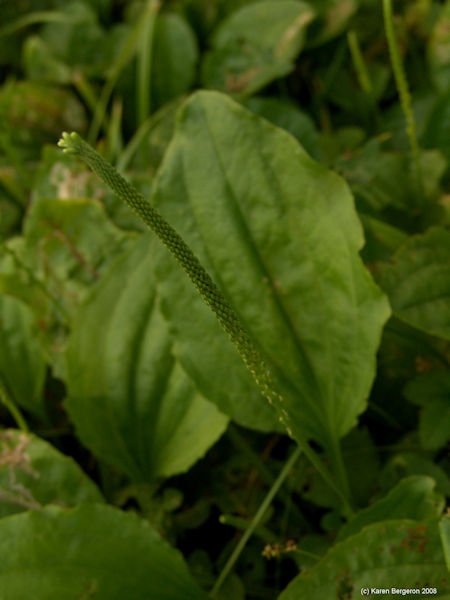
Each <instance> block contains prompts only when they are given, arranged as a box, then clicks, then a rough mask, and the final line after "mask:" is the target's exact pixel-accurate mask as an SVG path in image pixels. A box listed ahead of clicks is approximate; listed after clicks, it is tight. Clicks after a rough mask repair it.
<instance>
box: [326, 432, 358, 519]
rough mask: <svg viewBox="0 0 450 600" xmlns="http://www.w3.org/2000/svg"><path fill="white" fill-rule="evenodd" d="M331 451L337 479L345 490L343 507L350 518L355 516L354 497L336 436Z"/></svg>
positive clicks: (340, 487) (331, 444)
mask: <svg viewBox="0 0 450 600" xmlns="http://www.w3.org/2000/svg"><path fill="white" fill-rule="evenodd" d="M329 450H330V455H331V456H332V457H333V462H334V465H335V472H336V477H337V480H338V481H339V489H340V490H343V492H344V495H345V503H344V505H343V508H344V513H345V516H346V517H347V518H349V517H351V516H352V515H353V514H354V510H353V508H352V497H351V491H350V486H349V483H348V476H347V469H346V468H345V463H344V459H343V456H342V447H341V442H340V440H339V438H337V437H336V436H332V438H331V442H330V448H329Z"/></svg>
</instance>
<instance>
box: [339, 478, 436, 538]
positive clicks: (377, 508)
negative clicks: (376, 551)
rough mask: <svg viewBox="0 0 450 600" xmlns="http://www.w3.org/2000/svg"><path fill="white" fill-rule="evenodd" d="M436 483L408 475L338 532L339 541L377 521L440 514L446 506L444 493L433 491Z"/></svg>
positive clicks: (425, 517) (428, 517)
mask: <svg viewBox="0 0 450 600" xmlns="http://www.w3.org/2000/svg"><path fill="white" fill-rule="evenodd" d="M435 485H436V483H435V481H434V480H433V479H432V478H431V477H427V476H423V475H412V476H410V477H405V478H404V479H402V480H401V481H399V482H398V484H397V485H396V486H395V487H394V488H392V490H390V492H389V493H388V494H386V496H384V498H381V499H380V500H378V501H377V502H375V503H374V504H372V505H371V506H368V507H367V508H365V509H364V510H360V511H359V512H358V513H357V514H356V515H355V516H354V517H352V518H351V519H350V521H349V522H348V523H346V524H345V525H344V526H343V527H342V528H341V530H340V531H339V535H338V540H344V539H346V538H348V537H349V536H351V535H355V534H356V533H359V532H360V531H361V530H362V529H363V528H364V527H366V525H370V524H371V523H376V522H378V521H384V520H387V519H390V520H392V519H400V518H401V519H414V520H416V521H422V520H425V519H430V518H432V517H438V516H439V515H440V514H441V512H442V509H443V508H444V505H445V500H444V497H443V496H442V495H441V494H436V493H435V492H434V491H433V489H434V487H435Z"/></svg>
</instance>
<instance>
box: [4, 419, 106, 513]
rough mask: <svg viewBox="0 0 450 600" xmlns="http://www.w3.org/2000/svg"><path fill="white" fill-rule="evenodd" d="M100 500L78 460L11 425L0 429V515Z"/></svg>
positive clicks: (99, 495)
mask: <svg viewBox="0 0 450 600" xmlns="http://www.w3.org/2000/svg"><path fill="white" fill-rule="evenodd" d="M81 502H103V498H102V495H101V493H100V491H99V490H98V488H97V486H96V485H95V484H94V483H93V482H92V481H91V480H90V479H89V477H88V476H87V475H86V474H85V473H84V472H83V471H82V470H81V468H80V467H79V466H78V464H77V463H76V462H75V461H74V460H73V459H72V458H69V457H68V456H64V455H63V454H61V453H60V452H58V450H56V448H54V447H53V446H52V445H51V444H49V443H48V442H45V441H44V440H42V439H40V438H38V437H37V436H35V435H33V434H28V433H23V432H22V431H17V430H15V429H7V430H3V431H0V517H4V516H6V515H10V514H13V513H17V512H22V511H23V510H26V509H34V510H41V509H42V507H43V506H44V505H46V504H56V505H58V506H60V507H68V506H75V505H76V504H80V503H81Z"/></svg>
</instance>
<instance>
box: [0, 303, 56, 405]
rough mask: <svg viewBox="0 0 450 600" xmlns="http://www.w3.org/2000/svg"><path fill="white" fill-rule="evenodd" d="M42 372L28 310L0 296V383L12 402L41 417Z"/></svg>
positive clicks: (43, 376)
mask: <svg viewBox="0 0 450 600" xmlns="http://www.w3.org/2000/svg"><path fill="white" fill-rule="evenodd" d="M46 370H47V367H46V363H45V359H44V356H43V353H42V350H41V347H40V346H39V342H38V340H37V339H36V325H35V324H34V319H33V315H32V313H31V311H30V309H29V308H28V307H27V306H25V304H23V302H21V301H20V300H17V299H16V298H12V297H9V296H5V295H3V294H0V382H1V383H2V384H3V385H4V386H5V387H6V391H7V393H8V394H10V396H11V398H12V400H13V402H15V403H17V404H18V405H19V406H21V407H22V408H25V409H26V410H28V411H30V412H31V413H33V414H34V415H38V416H41V417H42V416H44V415H45V408H44V398H43V388H44V383H45V374H46Z"/></svg>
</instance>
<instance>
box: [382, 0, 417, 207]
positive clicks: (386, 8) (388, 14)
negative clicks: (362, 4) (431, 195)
mask: <svg viewBox="0 0 450 600" xmlns="http://www.w3.org/2000/svg"><path fill="white" fill-rule="evenodd" d="M383 18H384V29H385V32H386V39H387V42H388V47H389V54H390V57H391V63H392V70H393V72H394V78H395V83H396V84H397V91H398V95H399V98H400V105H401V107H402V111H403V114H404V116H405V119H406V132H407V134H408V138H409V144H410V146H411V151H412V155H413V161H414V165H415V171H416V178H417V185H418V190H419V193H420V194H421V195H422V197H423V189H424V188H423V183H422V170H421V167H420V158H419V144H418V143H417V136H416V125H415V121H414V113H413V110H412V103H411V94H410V92H409V87H408V80H407V79H406V73H405V70H404V68H403V63H402V59H401V57H400V51H399V48H398V44H397V39H396V37H395V30H394V21H393V16H392V4H391V0H383Z"/></svg>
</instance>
